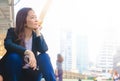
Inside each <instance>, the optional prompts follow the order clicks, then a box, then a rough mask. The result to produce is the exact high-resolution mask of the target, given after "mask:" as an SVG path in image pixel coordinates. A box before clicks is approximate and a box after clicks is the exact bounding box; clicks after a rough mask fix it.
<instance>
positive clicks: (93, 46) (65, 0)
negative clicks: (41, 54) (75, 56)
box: [15, 0, 120, 64]
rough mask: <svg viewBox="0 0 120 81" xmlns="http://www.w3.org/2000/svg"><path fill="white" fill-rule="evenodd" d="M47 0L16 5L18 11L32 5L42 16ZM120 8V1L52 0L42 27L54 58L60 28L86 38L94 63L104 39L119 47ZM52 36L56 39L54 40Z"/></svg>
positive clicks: (23, 2)
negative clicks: (41, 12)
mask: <svg viewBox="0 0 120 81" xmlns="http://www.w3.org/2000/svg"><path fill="white" fill-rule="evenodd" d="M45 1H46V0H39V1H38V0H35V1H34V2H33V1H30V0H29V2H28V1H27V0H20V2H19V3H18V4H17V5H16V6H15V13H16V12H17V10H19V9H20V8H22V7H24V6H30V7H32V8H33V9H34V10H35V11H36V13H37V15H38V16H39V13H40V10H41V9H42V6H43V5H44V4H42V3H45ZM38 5H39V6H38ZM119 7H120V5H119V0H115V1H113V0H100V1H99V0H83V1H82V0H74V1H73V0H52V4H51V6H50V9H49V10H48V12H47V15H46V17H45V20H44V23H43V26H44V28H43V30H42V32H43V33H44V35H45V38H46V39H47V42H48V45H49V52H50V53H51V57H52V58H56V56H53V55H54V54H57V53H58V52H60V50H59V45H58V42H59V34H60V30H71V31H73V32H76V33H77V34H79V35H81V36H85V37H87V38H88V53H89V56H90V59H91V61H92V62H95V61H96V55H98V54H99V52H100V49H101V48H102V47H103V46H104V43H105V42H109V43H116V45H118V46H119V45H120V37H119V34H120V32H119V31H120V15H119V14H120V12H119ZM51 36H52V37H53V38H55V39H51ZM53 42H54V45H53ZM53 47H54V48H53ZM52 54H53V55H52ZM93 58H94V59H93ZM53 64H55V63H53Z"/></svg>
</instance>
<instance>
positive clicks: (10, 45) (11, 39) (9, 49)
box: [0, 28, 48, 66]
mask: <svg viewBox="0 0 120 81" xmlns="http://www.w3.org/2000/svg"><path fill="white" fill-rule="evenodd" d="M16 39H17V37H16V35H15V32H14V28H9V29H8V31H7V35H6V38H5V40H4V46H5V49H6V54H5V55H4V56H3V58H2V59H1V60H0V66H2V63H4V61H5V59H6V56H7V55H8V54H11V53H17V54H20V55H21V56H24V52H25V50H26V48H25V47H23V46H21V45H19V43H18V42H16ZM47 50H48V46H47V44H46V42H45V40H44V37H43V35H41V36H38V37H37V36H36V33H35V32H34V31H33V32H32V51H33V53H34V54H35V56H36V55H37V53H38V52H39V53H45V52H46V51H47Z"/></svg>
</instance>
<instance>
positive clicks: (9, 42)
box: [4, 28, 26, 54]
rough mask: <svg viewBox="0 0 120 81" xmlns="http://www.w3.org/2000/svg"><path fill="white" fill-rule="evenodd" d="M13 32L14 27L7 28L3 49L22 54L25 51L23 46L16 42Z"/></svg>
mask: <svg viewBox="0 0 120 81" xmlns="http://www.w3.org/2000/svg"><path fill="white" fill-rule="evenodd" d="M15 40H16V39H15V32H14V28H9V29H8V31H7V35H6V38H5V40H4V46H5V49H6V50H7V51H8V52H16V53H19V54H24V52H25V50H26V49H25V48H24V47H23V46H20V45H18V44H16V43H15V42H14V41H15Z"/></svg>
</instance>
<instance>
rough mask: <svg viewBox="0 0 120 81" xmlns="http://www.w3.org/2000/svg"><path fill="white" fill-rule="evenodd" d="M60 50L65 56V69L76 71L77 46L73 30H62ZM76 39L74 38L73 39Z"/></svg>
mask: <svg viewBox="0 0 120 81" xmlns="http://www.w3.org/2000/svg"><path fill="white" fill-rule="evenodd" d="M60 35H61V38H60V51H61V54H62V55H63V57H64V62H63V69H64V70H66V71H74V72H76V71H77V69H76V47H75V45H74V43H75V42H74V40H75V39H74V38H73V32H72V31H61V34H60ZM73 39H74V40H73Z"/></svg>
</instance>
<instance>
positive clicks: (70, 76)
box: [63, 71, 85, 79]
mask: <svg viewBox="0 0 120 81" xmlns="http://www.w3.org/2000/svg"><path fill="white" fill-rule="evenodd" d="M63 78H65V79H79V78H80V79H84V78H85V76H84V75H82V74H80V73H75V72H69V71H64V72H63Z"/></svg>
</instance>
